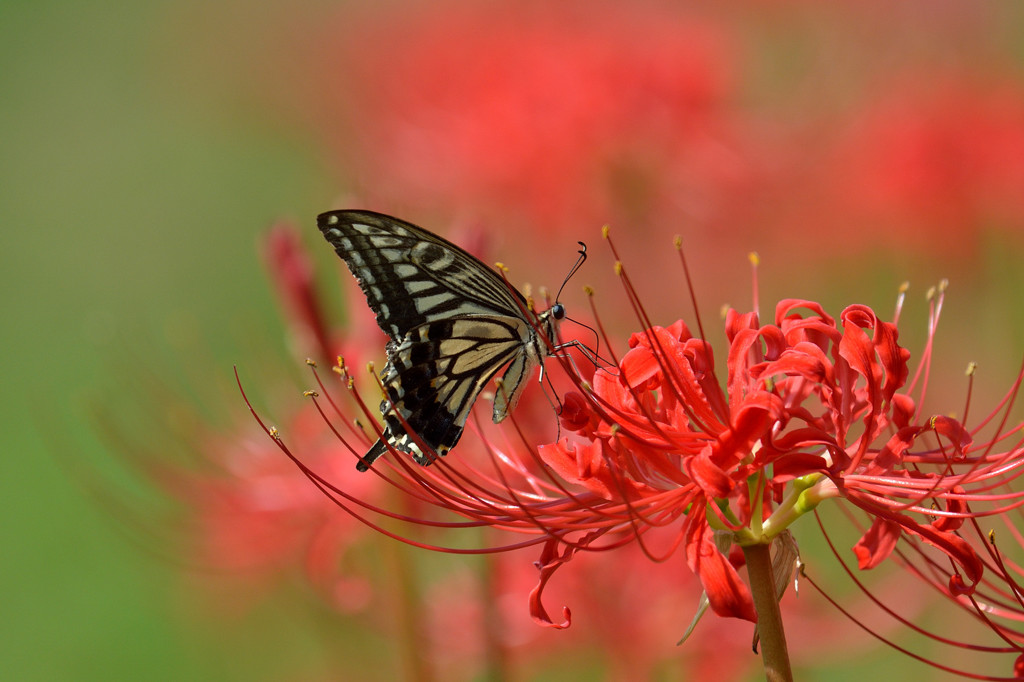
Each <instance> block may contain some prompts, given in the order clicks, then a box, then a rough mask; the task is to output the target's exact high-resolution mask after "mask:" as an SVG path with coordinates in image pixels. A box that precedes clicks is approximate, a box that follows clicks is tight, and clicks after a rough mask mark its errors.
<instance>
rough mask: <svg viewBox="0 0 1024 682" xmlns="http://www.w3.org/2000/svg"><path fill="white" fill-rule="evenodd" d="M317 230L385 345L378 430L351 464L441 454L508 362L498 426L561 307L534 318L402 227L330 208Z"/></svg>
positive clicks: (448, 246)
mask: <svg viewBox="0 0 1024 682" xmlns="http://www.w3.org/2000/svg"><path fill="white" fill-rule="evenodd" d="M317 224H318V226H319V228H320V231H321V232H322V233H323V234H324V237H325V238H326V239H327V241H329V242H330V243H331V245H332V246H334V248H335V250H336V251H337V253H338V255H339V256H341V258H342V259H343V260H344V261H345V263H346V265H348V268H349V270H351V271H352V274H353V275H354V276H355V278H356V280H357V281H358V283H359V286H360V288H362V290H363V293H364V294H365V295H366V300H367V302H368V303H369V305H370V308H371V309H372V310H373V311H374V313H375V314H376V316H377V324H378V325H380V328H381V329H383V330H384V332H385V333H386V334H387V335H388V336H389V337H390V339H391V340H390V341H389V342H388V344H387V348H386V350H387V365H386V366H385V368H384V371H383V372H382V373H381V383H382V384H383V386H384V391H385V398H384V400H383V401H382V402H381V406H380V408H381V414H382V415H383V417H384V431H383V434H382V435H381V438H380V439H379V440H378V441H377V442H376V443H375V444H374V445H373V446H372V447H371V448H370V450H369V451H368V452H367V453H366V455H365V456H364V457H363V458H362V460H361V461H360V462H359V464H358V465H357V467H358V468H359V469H360V470H365V469H367V468H368V467H369V465H370V464H372V463H373V461H374V460H375V459H377V458H378V457H380V456H381V455H383V454H384V453H385V452H387V451H388V448H389V447H390V448H391V449H394V450H397V451H399V452H403V453H406V454H409V455H411V456H412V457H413V459H414V460H415V461H416V462H418V463H420V464H429V463H430V462H431V461H433V459H434V458H435V457H437V456H442V455H445V454H446V453H447V452H448V450H450V449H451V448H452V447H454V446H455V444H456V443H458V441H459V438H460V437H461V436H462V431H463V428H464V427H465V424H466V420H467V419H468V417H469V412H470V409H471V408H472V406H473V403H474V402H476V399H477V397H478V396H479V395H480V392H481V391H482V390H483V389H484V388H485V387H486V385H487V383H488V382H489V381H490V380H491V379H492V378H493V377H494V376H495V375H496V374H497V373H498V371H499V370H500V369H501V368H502V367H504V366H506V365H508V369H507V370H506V371H505V374H504V375H503V377H502V381H501V386H500V387H499V390H498V391H496V393H495V398H494V414H493V419H494V422H495V423H499V422H501V421H502V420H503V419H504V418H505V417H506V416H507V415H508V412H509V411H511V410H512V409H513V408H514V407H515V404H516V401H517V400H518V398H519V395H520V394H521V393H522V390H523V389H524V388H525V387H526V383H525V382H526V379H527V378H528V377H529V376H530V374H531V373H532V371H533V368H534V367H536V366H537V365H538V364H539V363H541V362H542V361H543V360H544V358H545V357H546V356H547V354H548V343H549V340H553V339H554V338H555V329H556V326H557V323H558V321H559V320H560V319H561V318H562V317H563V316H564V309H563V308H562V306H561V305H559V304H556V305H554V306H552V307H551V308H550V309H548V310H546V311H544V312H543V313H540V314H535V313H534V312H533V311H532V310H531V309H530V307H529V305H528V303H527V301H526V299H525V298H524V297H523V296H522V294H520V293H519V292H518V291H516V290H515V289H513V288H511V287H510V286H509V285H508V284H507V283H506V282H505V281H504V280H503V279H502V278H501V277H499V276H498V275H497V273H496V272H495V271H494V270H492V269H491V268H489V267H487V266H486V265H484V263H482V262H481V261H480V260H478V259H477V258H475V257H474V256H472V255H470V254H469V253H467V252H466V251H464V250H462V249H461V248H459V247H458V246H456V245H454V244H452V243H451V242H449V241H447V240H445V239H443V238H441V237H439V236H437V235H435V234H433V233H431V232H428V231H427V230H424V229H422V228H419V227H416V226H415V225H412V224H411V223H407V222H405V221H403V220H399V219H397V218H392V217H389V216H386V215H383V214H379V213H373V212H370V211H331V212H328V213H324V214H321V215H320V216H319V218H318V219H317ZM538 330H539V331H538ZM545 337H546V338H545ZM424 446H425V447H424Z"/></svg>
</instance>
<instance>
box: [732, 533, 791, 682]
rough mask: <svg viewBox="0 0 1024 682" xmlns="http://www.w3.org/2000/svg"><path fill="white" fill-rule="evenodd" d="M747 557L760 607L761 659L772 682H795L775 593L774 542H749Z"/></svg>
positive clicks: (749, 573) (756, 601)
mask: <svg viewBox="0 0 1024 682" xmlns="http://www.w3.org/2000/svg"><path fill="white" fill-rule="evenodd" d="M743 555H744V556H745V557H746V559H747V575H748V576H749V578H750V591H751V593H752V594H753V596H754V608H755V609H757V632H758V635H759V636H760V638H761V660H762V661H763V662H764V676H765V679H766V680H768V682H793V669H792V668H791V667H790V665H789V648H788V647H787V646H786V632H785V630H784V629H783V627H782V611H781V610H780V609H779V600H778V599H777V598H776V597H775V580H774V579H773V577H772V556H771V549H770V545H762V544H757V545H749V546H746V547H744V548H743Z"/></svg>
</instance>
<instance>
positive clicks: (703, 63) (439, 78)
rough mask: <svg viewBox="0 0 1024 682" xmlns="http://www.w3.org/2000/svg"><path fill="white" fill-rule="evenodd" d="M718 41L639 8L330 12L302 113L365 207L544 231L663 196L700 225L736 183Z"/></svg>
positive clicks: (648, 204) (642, 207)
mask: <svg viewBox="0 0 1024 682" xmlns="http://www.w3.org/2000/svg"><path fill="white" fill-rule="evenodd" d="M728 43H729V41H728V39H727V35H726V33H725V32H724V31H723V30H722V29H721V28H719V27H717V26H716V25H714V24H713V23H711V22H709V21H708V20H705V19H697V18H694V17H692V16H687V15H685V14H684V13H681V12H678V11H674V10H670V9H668V8H667V7H665V6H663V5H657V4H650V3H648V4H646V5H645V4H640V5H631V6H629V8H625V7H620V6H618V5H615V4H608V3H604V4H601V3H597V4H595V3H560V4H557V5H546V6H544V7H543V8H542V9H541V8H539V7H534V8H532V9H531V10H526V11H524V8H522V7H520V6H514V7H513V6H503V5H494V4H488V5H466V4H451V3H442V5H440V6H439V5H437V4H436V3H432V4H429V5H423V6H421V7H418V8H409V7H403V8H402V11H401V12H400V13H396V12H384V13H378V15H377V16H376V17H375V18H372V19H370V18H368V17H366V16H353V15H352V13H351V12H348V11H347V12H346V14H345V17H344V21H343V22H342V23H340V24H339V25H336V26H331V27H330V33H329V35H328V36H327V39H326V40H325V41H324V44H325V45H329V46H330V48H329V49H330V52H329V53H328V54H326V55H325V54H317V55H316V59H317V60H318V66H319V67H322V65H323V64H325V63H326V64H328V65H329V70H328V71H327V72H326V74H325V79H324V80H326V81H327V82H326V83H323V84H322V85H321V86H320V87H319V88H318V97H319V100H320V101H318V102H316V103H315V105H314V106H312V107H310V109H311V110H312V111H314V112H319V113H320V114H322V115H323V119H322V128H323V130H324V131H325V134H326V136H327V138H328V140H330V141H331V142H332V144H333V145H334V146H335V148H336V149H337V150H338V153H337V156H338V158H339V159H341V160H342V162H343V163H344V164H345V167H346V168H351V167H352V166H353V161H352V158H353V154H357V155H358V156H359V160H358V162H355V164H354V165H355V167H357V168H358V169H359V173H360V174H359V177H358V178H357V181H358V182H359V184H358V185H357V187H359V188H368V189H365V191H366V192H369V193H370V195H369V197H368V198H369V199H370V202H371V203H373V202H375V201H378V200H380V199H382V198H383V200H385V201H387V200H390V199H391V198H392V197H393V196H401V197H402V200H403V201H404V202H413V203H417V204H419V205H421V206H427V207H436V206H437V202H438V197H456V196H457V197H459V206H460V210H462V211H467V210H469V211H474V210H475V211H481V212H483V213H484V214H485V215H498V214H500V215H503V216H507V217H508V220H507V221H506V223H505V225H507V226H512V225H517V226H520V227H525V228H527V229H534V230H538V231H544V233H545V234H546V233H548V232H550V230H552V229H556V230H557V229H565V230H574V229H576V228H578V227H580V226H582V225H592V224H594V223H595V222H598V223H600V222H607V221H610V220H625V219H630V220H633V221H635V222H636V221H643V222H646V220H647V218H649V216H650V214H651V212H652V211H656V210H663V209H664V208H665V207H667V206H673V207H675V206H678V204H679V203H680V202H685V203H687V204H688V206H689V210H690V211H691V212H692V213H694V214H700V215H705V214H707V213H708V207H709V205H714V206H715V207H717V208H716V209H713V210H718V209H721V208H723V207H725V206H730V205H731V204H732V203H733V202H732V197H733V196H735V190H736V187H737V184H740V183H742V182H744V181H745V178H746V176H747V174H748V172H749V171H748V169H747V168H746V165H745V163H744V162H743V161H742V160H741V158H742V155H740V154H736V153H735V152H734V150H733V147H734V146H735V144H736V138H737V137H738V135H737V133H736V131H735V129H734V128H735V126H734V125H733V124H732V123H730V121H729V117H728V116H727V114H726V107H727V101H728V98H729V96H730V95H731V93H732V91H733V89H734V85H733V81H734V76H733V71H734V67H733V65H732V60H731V58H729V57H728V56H727V55H728V54H729V53H730V49H729V45H728ZM325 100H326V101H325ZM339 121H341V122H345V123H347V124H348V125H347V126H346V127H345V128H344V129H343V128H342V127H341V126H339ZM374 178H379V179H380V180H381V182H375V181H374ZM384 181H386V182H384ZM377 185H382V186H386V187H387V193H388V194H387V196H384V197H380V196H375V195H374V194H373V192H374V191H375V190H373V189H372V188H373V187H375V186H377ZM360 191H364V190H363V189H360Z"/></svg>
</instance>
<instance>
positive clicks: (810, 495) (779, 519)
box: [759, 474, 839, 542]
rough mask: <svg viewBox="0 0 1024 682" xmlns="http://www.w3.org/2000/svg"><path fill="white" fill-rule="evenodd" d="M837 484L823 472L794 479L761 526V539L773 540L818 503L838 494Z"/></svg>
mask: <svg viewBox="0 0 1024 682" xmlns="http://www.w3.org/2000/svg"><path fill="white" fill-rule="evenodd" d="M838 492H839V491H838V490H836V487H835V485H834V484H833V483H832V481H830V480H828V479H827V478H825V477H824V476H823V475H821V474H810V475H808V476H803V477H801V478H798V479H796V480H794V481H793V484H792V486H791V489H790V491H789V493H788V494H787V495H786V497H785V499H783V500H782V504H780V505H779V507H778V509H776V510H775V511H774V512H772V515H771V516H770V517H768V519H767V520H766V521H765V522H764V524H763V525H762V526H761V536H760V538H759V539H760V540H761V541H762V542H763V541H765V540H771V539H772V538H774V537H775V536H777V535H778V534H779V533H781V532H782V531H784V530H786V529H787V528H789V527H790V526H791V525H792V524H793V522H794V521H796V520H797V519H798V518H800V517H801V516H803V515H804V514H806V513H807V512H809V511H812V510H813V509H814V508H815V507H817V506H818V503H819V502H821V501H822V500H824V499H827V498H829V497H835V496H836V495H838Z"/></svg>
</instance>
